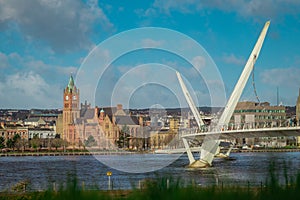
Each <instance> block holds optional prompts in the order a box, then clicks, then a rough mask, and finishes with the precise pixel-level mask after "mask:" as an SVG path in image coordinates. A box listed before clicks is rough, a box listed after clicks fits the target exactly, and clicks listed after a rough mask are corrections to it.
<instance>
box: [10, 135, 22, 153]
mask: <svg viewBox="0 0 300 200" xmlns="http://www.w3.org/2000/svg"><path fill="white" fill-rule="evenodd" d="M20 140H21V136H20V135H19V134H15V135H14V137H13V141H12V142H13V144H12V145H13V146H12V147H13V150H15V147H17V149H18V150H19V149H20V143H19V141H20Z"/></svg>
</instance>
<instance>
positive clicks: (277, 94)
mask: <svg viewBox="0 0 300 200" xmlns="http://www.w3.org/2000/svg"><path fill="white" fill-rule="evenodd" d="M277 106H279V89H278V86H277Z"/></svg>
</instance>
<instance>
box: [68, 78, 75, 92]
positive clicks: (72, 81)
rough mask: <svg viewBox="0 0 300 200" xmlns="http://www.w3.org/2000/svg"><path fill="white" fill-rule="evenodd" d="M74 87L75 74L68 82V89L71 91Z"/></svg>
mask: <svg viewBox="0 0 300 200" xmlns="http://www.w3.org/2000/svg"><path fill="white" fill-rule="evenodd" d="M73 89H74V79H73V76H72V74H71V76H70V79H69V83H68V90H69V92H71V91H72V90H73Z"/></svg>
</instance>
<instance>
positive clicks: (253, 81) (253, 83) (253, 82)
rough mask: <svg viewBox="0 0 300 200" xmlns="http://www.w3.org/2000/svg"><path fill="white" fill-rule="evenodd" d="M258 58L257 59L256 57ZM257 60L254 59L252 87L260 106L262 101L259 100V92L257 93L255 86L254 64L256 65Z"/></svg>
mask: <svg viewBox="0 0 300 200" xmlns="http://www.w3.org/2000/svg"><path fill="white" fill-rule="evenodd" d="M255 58H256V57H255ZM255 58H254V59H253V69H252V86H253V90H254V94H255V97H256V99H257V101H258V104H260V100H259V97H258V95H257V91H256V86H255V80H254V68H255V67H254V63H255Z"/></svg>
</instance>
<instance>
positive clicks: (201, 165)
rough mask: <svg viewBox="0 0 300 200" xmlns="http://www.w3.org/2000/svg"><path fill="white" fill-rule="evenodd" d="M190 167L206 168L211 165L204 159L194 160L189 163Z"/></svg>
mask: <svg viewBox="0 0 300 200" xmlns="http://www.w3.org/2000/svg"><path fill="white" fill-rule="evenodd" d="M189 167H190V168H206V167H211V165H210V164H209V163H208V162H207V161H205V160H196V161H195V162H193V163H191V164H190V165H189Z"/></svg>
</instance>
